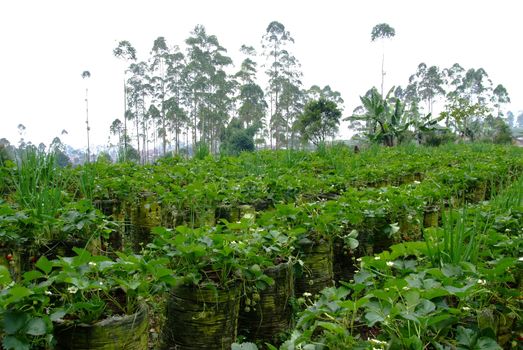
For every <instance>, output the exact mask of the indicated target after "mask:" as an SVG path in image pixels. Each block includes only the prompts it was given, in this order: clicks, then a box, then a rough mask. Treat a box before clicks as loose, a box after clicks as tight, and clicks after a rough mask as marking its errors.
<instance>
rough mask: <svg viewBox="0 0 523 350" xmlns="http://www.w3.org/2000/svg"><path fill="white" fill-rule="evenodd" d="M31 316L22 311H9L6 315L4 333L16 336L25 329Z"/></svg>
mask: <svg viewBox="0 0 523 350" xmlns="http://www.w3.org/2000/svg"><path fill="white" fill-rule="evenodd" d="M28 318H29V316H28V315H27V314H26V313H24V312H21V311H7V312H6V313H5V314H4V320H3V321H4V331H5V332H6V333H7V334H16V333H17V332H18V331H19V330H20V329H22V328H23V327H24V325H25V324H26V322H27V319H28Z"/></svg>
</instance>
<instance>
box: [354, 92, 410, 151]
mask: <svg viewBox="0 0 523 350" xmlns="http://www.w3.org/2000/svg"><path fill="white" fill-rule="evenodd" d="M393 91H394V88H392V89H391V90H390V91H389V93H388V94H387V96H386V97H385V98H383V96H382V95H381V94H380V93H379V92H378V90H377V89H376V88H372V89H371V90H369V91H368V92H367V94H365V96H360V100H361V103H362V106H361V109H362V111H363V113H361V114H354V115H352V116H350V117H348V118H347V119H346V120H351V121H365V122H366V127H367V131H366V133H367V136H368V137H369V139H370V140H371V141H373V142H376V143H382V144H384V145H386V146H389V147H392V146H394V145H395V144H396V142H397V139H398V137H399V136H401V135H402V134H403V133H404V132H405V131H406V130H407V129H408V128H409V126H410V124H411V123H410V122H407V121H406V120H405V119H406V117H405V113H404V112H405V105H404V104H403V103H402V102H401V101H400V100H399V99H398V98H391V97H390V95H391V94H392V92H393Z"/></svg>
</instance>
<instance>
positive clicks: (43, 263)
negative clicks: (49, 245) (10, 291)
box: [36, 255, 53, 275]
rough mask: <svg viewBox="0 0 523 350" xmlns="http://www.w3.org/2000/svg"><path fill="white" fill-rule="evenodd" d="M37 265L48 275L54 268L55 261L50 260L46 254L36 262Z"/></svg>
mask: <svg viewBox="0 0 523 350" xmlns="http://www.w3.org/2000/svg"><path fill="white" fill-rule="evenodd" d="M36 267H38V268H39V269H40V270H42V271H43V272H44V273H45V274H46V275H48V274H49V273H50V272H51V270H52V269H53V263H52V262H50V261H49V260H48V259H47V258H46V257H45V256H43V255H42V256H41V257H40V259H38V261H37V262H36Z"/></svg>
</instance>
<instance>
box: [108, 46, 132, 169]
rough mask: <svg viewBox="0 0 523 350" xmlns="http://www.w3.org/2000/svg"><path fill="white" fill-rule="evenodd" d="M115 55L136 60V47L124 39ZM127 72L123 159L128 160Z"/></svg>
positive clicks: (124, 89) (124, 84) (124, 81)
mask: <svg viewBox="0 0 523 350" xmlns="http://www.w3.org/2000/svg"><path fill="white" fill-rule="evenodd" d="M113 55H114V56H115V57H116V58H119V59H121V60H123V61H124V62H125V63H127V62H128V61H136V49H135V48H134V47H133V46H132V45H131V43H130V42H129V41H127V40H122V41H120V42H119V43H118V46H116V47H115V48H114V49H113ZM126 72H127V69H124V78H123V91H124V118H123V121H124V152H123V157H122V158H123V160H124V162H125V161H126V157H127V139H128V137H127V87H126V77H125V75H126Z"/></svg>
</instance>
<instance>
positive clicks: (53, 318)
mask: <svg viewBox="0 0 523 350" xmlns="http://www.w3.org/2000/svg"><path fill="white" fill-rule="evenodd" d="M65 314H66V312H65V310H64V309H58V310H56V311H55V312H53V313H52V314H51V315H50V316H49V318H50V319H51V321H53V322H56V321H59V320H61V319H62V318H63V317H64V316H65Z"/></svg>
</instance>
